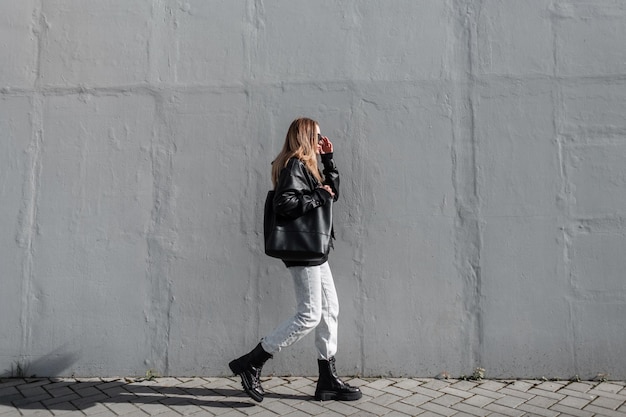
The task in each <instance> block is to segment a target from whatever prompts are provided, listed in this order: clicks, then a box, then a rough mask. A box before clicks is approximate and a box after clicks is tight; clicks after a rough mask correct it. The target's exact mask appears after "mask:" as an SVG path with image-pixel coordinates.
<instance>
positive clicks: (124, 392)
mask: <svg viewBox="0 0 626 417" xmlns="http://www.w3.org/2000/svg"><path fill="white" fill-rule="evenodd" d="M266 398H277V399H282V400H299V401H308V400H311V399H312V398H313V397H312V396H309V395H305V394H302V395H300V394H297V395H296V394H273V393H267V394H266ZM126 403H127V404H134V405H136V406H138V407H141V405H147V404H154V405H155V406H158V405H159V404H160V405H161V406H167V407H170V408H173V409H176V407H182V406H198V407H210V408H248V407H254V406H255V405H256V404H258V403H256V402H254V401H253V400H252V399H250V398H249V397H248V396H247V395H246V394H245V392H243V390H237V389H232V388H203V387H202V386H199V387H190V388H186V387H178V386H163V385H159V384H158V379H157V380H155V381H133V380H122V379H120V380H114V381H108V382H105V381H101V380H98V381H93V380H92V381H73V380H69V381H68V380H63V379H53V378H26V379H22V378H10V379H0V405H3V406H7V407H15V408H16V409H18V410H26V409H29V410H33V409H47V410H51V411H54V410H74V409H76V410H80V411H83V410H87V409H89V408H92V407H94V406H96V405H98V404H109V405H111V404H126Z"/></svg>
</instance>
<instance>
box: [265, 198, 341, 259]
mask: <svg viewBox="0 0 626 417" xmlns="http://www.w3.org/2000/svg"><path fill="white" fill-rule="evenodd" d="M332 227H333V208H332V201H329V202H327V203H326V204H324V205H322V206H319V207H317V208H315V209H313V210H309V211H307V212H306V213H304V214H303V215H302V216H300V217H297V218H295V219H292V218H288V217H284V216H276V215H275V213H274V190H271V191H269V192H268V193H267V198H266V199H265V211H264V219H263V234H264V236H265V254H266V255H268V256H271V257H272V258H279V259H282V260H284V261H318V260H321V259H323V258H324V257H325V256H327V255H328V252H329V251H330V246H331V234H332Z"/></svg>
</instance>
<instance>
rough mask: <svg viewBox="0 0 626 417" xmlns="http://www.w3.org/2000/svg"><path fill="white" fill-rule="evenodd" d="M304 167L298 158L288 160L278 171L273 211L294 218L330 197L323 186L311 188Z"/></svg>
mask: <svg viewBox="0 0 626 417" xmlns="http://www.w3.org/2000/svg"><path fill="white" fill-rule="evenodd" d="M306 169H307V168H306V167H305V166H304V164H303V163H302V162H300V161H298V160H292V161H290V162H289V163H288V164H287V166H286V167H285V168H283V170H282V171H281V172H280V175H279V177H278V183H277V184H276V193H275V195H274V212H275V213H276V214H278V215H281V216H286V217H291V218H296V217H300V216H302V215H303V214H304V213H306V212H307V211H309V210H313V209H315V208H317V207H319V206H321V205H324V204H326V202H328V201H330V200H331V199H332V197H331V195H330V193H329V192H328V191H326V190H324V189H323V188H312V184H311V180H310V178H309V175H307V172H305V171H306Z"/></svg>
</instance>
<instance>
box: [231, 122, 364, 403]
mask: <svg viewBox="0 0 626 417" xmlns="http://www.w3.org/2000/svg"><path fill="white" fill-rule="evenodd" d="M318 154H319V155H321V160H322V164H323V165H324V172H323V176H322V174H320V172H319V169H318V166H317V155H318ZM272 182H273V184H274V189H275V190H276V193H275V197H274V211H275V213H276V215H282V216H287V217H291V218H297V217H299V216H301V215H303V214H304V213H306V212H307V211H309V210H315V209H316V208H317V207H319V206H321V205H324V204H330V202H331V200H333V201H336V200H337V197H338V196H339V172H338V171H337V168H336V166H335V162H334V160H333V144H332V143H331V141H330V140H329V139H328V138H327V137H325V136H321V135H320V128H319V125H318V124H317V122H315V121H314V120H311V119H307V118H301V119H296V120H294V121H293V123H291V126H289V130H288V131H287V137H286V138H285V144H284V145H283V148H282V150H281V151H280V153H279V154H278V156H277V157H276V159H275V160H274V162H272ZM283 262H284V263H285V265H286V266H287V269H288V270H289V272H290V273H291V275H292V277H293V281H294V285H295V290H296V301H297V311H296V313H295V315H294V316H293V317H291V318H290V319H288V320H287V321H285V322H284V323H282V324H281V325H279V326H278V327H277V328H276V329H274V331H273V332H272V333H270V334H269V335H267V336H266V337H264V338H263V339H262V340H261V342H260V343H259V344H258V345H257V346H256V347H255V348H254V349H253V350H252V351H251V352H250V353H248V354H246V355H244V356H242V357H240V358H238V359H235V360H233V361H232V362H230V363H229V367H230V369H231V370H232V371H233V372H234V373H235V374H236V375H239V376H240V377H241V383H242V385H243V388H244V390H245V391H246V393H247V394H248V395H249V396H250V397H252V398H253V399H254V400H255V401H259V402H260V401H263V396H264V394H265V392H264V391H263V387H262V386H261V380H260V377H261V368H262V367H263V364H264V363H265V362H266V361H267V360H268V359H270V358H271V357H272V356H273V355H274V354H275V353H277V352H279V351H280V350H281V349H282V348H285V347H287V346H290V345H291V344H293V343H295V342H296V341H298V340H300V339H301V338H302V337H304V336H305V335H306V334H308V333H309V332H310V331H312V330H313V329H315V345H316V347H317V351H318V368H319V379H318V382H317V388H316V389H315V399H317V400H322V401H325V400H344V401H351V400H358V399H359V398H361V391H360V390H359V389H358V388H356V387H351V386H350V385H348V384H345V383H344V382H343V381H341V380H340V379H339V378H338V377H337V371H336V369H335V353H336V351H337V315H338V314H339V303H338V300H337V293H336V291H335V284H334V282H333V276H332V274H331V272H330V267H329V266H328V262H327V257H324V259H322V260H320V261H314V262H295V261H283Z"/></svg>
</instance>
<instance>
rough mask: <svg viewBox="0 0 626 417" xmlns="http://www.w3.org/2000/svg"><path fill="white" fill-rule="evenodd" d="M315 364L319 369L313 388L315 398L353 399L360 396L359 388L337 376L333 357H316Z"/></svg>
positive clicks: (326, 399)
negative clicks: (315, 385) (315, 386)
mask: <svg viewBox="0 0 626 417" xmlns="http://www.w3.org/2000/svg"><path fill="white" fill-rule="evenodd" d="M317 366H318V367H319V370H320V378H319V379H318V381H317V388H316V389H315V399H316V400H319V401H328V400H338V401H355V400H358V399H359V398H361V396H362V395H363V394H362V393H361V390H360V389H358V388H357V387H352V386H350V385H348V384H346V383H344V382H343V381H342V380H341V379H339V377H338V376H337V369H336V368H335V358H334V357H332V358H330V359H329V360H323V359H318V361H317Z"/></svg>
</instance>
